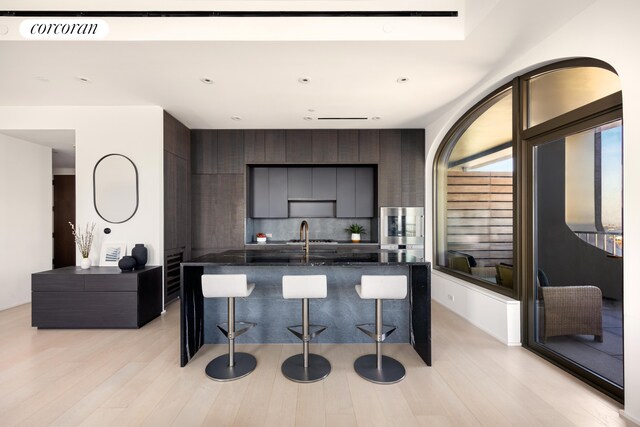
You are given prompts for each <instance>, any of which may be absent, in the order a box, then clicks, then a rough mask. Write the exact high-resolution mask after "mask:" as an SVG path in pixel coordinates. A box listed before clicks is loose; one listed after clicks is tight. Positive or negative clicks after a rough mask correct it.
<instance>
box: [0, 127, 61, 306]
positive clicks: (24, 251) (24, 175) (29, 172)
mask: <svg viewBox="0 0 640 427" xmlns="http://www.w3.org/2000/svg"><path fill="white" fill-rule="evenodd" d="M51 179H52V177H51V149H50V148H47V147H43V146H40V145H36V144H32V143H30V142H27V141H23V140H21V139H17V138H12V137H9V136H5V135H1V134H0V200H2V203H1V204H0V271H2V275H0V310H4V309H6V308H10V307H15V306H17V305H20V304H25V303H28V302H30V301H31V273H34V272H37V271H43V270H50V269H51V260H52V258H53V248H52V240H51V233H52V232H53V218H52V214H51V206H52V205H53V200H52V198H53V195H52V194H53V188H52V185H51Z"/></svg>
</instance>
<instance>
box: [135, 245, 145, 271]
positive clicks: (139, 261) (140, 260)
mask: <svg viewBox="0 0 640 427" xmlns="http://www.w3.org/2000/svg"><path fill="white" fill-rule="evenodd" d="M131 256H132V257H134V258H135V260H136V268H142V267H144V266H145V264H146V263H147V256H148V254H147V248H145V247H144V244H142V243H136V246H135V247H134V248H133V249H132V250H131Z"/></svg>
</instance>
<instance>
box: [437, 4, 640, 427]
mask: <svg viewBox="0 0 640 427" xmlns="http://www.w3.org/2000/svg"><path fill="white" fill-rule="evenodd" d="M638 17H640V2H636V1H632V0H626V1H625V0H598V1H596V2H594V4H593V5H592V6H590V7H589V8H588V9H586V10H585V11H584V12H582V13H581V14H579V15H577V16H576V17H575V18H574V19H573V20H571V21H570V22H568V23H567V24H566V25H565V26H563V27H562V28H561V29H560V30H559V31H557V32H556V33H554V34H552V35H551V36H550V37H548V38H547V39H546V40H544V41H541V42H540V43H539V44H538V45H537V46H536V47H534V48H533V49H531V50H530V51H528V52H522V55H520V56H519V57H517V58H515V59H514V60H513V62H511V63H510V64H509V65H507V66H505V67H504V68H502V69H501V70H499V71H497V72H495V73H494V75H493V77H492V79H488V80H487V82H486V83H484V84H482V85H479V86H478V87H477V88H476V90H475V91H473V92H471V93H470V94H469V95H468V96H467V97H466V98H465V99H463V100H462V101H461V102H459V103H457V104H456V105H455V106H454V107H453V108H451V109H450V110H449V111H447V112H446V113H445V114H443V115H442V116H440V117H439V118H438V119H436V120H433V121H432V122H431V123H429V125H428V126H427V127H426V128H427V147H428V150H429V152H428V155H427V158H428V163H427V164H428V165H430V166H429V168H430V167H431V165H433V157H434V154H435V150H436V148H437V146H438V145H439V144H440V142H441V141H442V138H443V137H444V135H445V133H446V132H447V130H448V129H450V128H451V126H452V125H453V124H454V123H455V121H456V120H457V119H458V118H459V117H460V116H461V115H462V114H464V112H465V111H467V110H468V109H469V108H470V107H471V106H472V105H473V104H474V103H476V102H477V101H478V100H480V99H481V98H482V97H483V96H485V95H486V94H488V93H489V92H490V91H491V90H493V89H495V88H497V87H498V86H500V85H501V84H502V83H504V82H506V81H508V80H510V79H511V77H512V76H515V75H519V74H522V73H523V72H526V71H528V70H531V69H533V68H536V67H538V66H540V65H543V64H545V63H548V62H554V61H557V60H561V59H567V58H575V57H593V58H597V59H601V60H604V61H606V62H608V63H609V64H611V65H612V66H613V67H614V68H615V69H616V70H617V72H618V74H619V76H620V80H621V83H622V96H623V121H624V252H625V253H624V255H625V259H627V260H628V261H627V262H625V264H624V320H625V324H624V326H625V330H624V334H625V340H624V342H625V366H624V369H625V410H624V412H625V416H627V417H629V418H630V419H633V420H635V421H636V422H638V421H639V420H640V364H638V363H636V362H635V361H637V360H639V359H640V286H638V283H637V272H636V268H635V265H634V262H633V260H635V259H638V258H639V257H640V215H639V214H640V186H639V185H638V183H639V182H640V167H638V164H639V163H640V144H638V141H640V56H639V55H637V44H638V41H639V40H640V25H638ZM505 63H506V62H505ZM427 172H428V173H427V175H428V178H429V182H430V181H431V176H430V175H431V171H430V170H428V171H427ZM427 188H430V187H429V186H427ZM429 196H430V195H429ZM427 244H428V243H427ZM427 247H429V246H427ZM434 287H437V284H436V282H434ZM434 292H438V290H437V289H434ZM478 298H479V300H478V302H477V304H478V305H484V304H490V301H489V298H488V297H482V295H480V296H479V297H478Z"/></svg>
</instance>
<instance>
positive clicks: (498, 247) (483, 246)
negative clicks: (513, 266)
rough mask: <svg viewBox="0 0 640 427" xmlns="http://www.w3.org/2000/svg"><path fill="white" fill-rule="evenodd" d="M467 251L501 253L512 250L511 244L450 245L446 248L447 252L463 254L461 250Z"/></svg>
mask: <svg viewBox="0 0 640 427" xmlns="http://www.w3.org/2000/svg"><path fill="white" fill-rule="evenodd" d="M463 248H464V249H468V250H470V251H474V250H490V249H493V250H496V251H498V250H502V251H508V250H512V249H513V244H511V243H451V244H449V246H448V249H449V250H452V251H461V252H464V251H463V250H462V249H463Z"/></svg>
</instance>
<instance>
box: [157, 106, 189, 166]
mask: <svg viewBox="0 0 640 427" xmlns="http://www.w3.org/2000/svg"><path fill="white" fill-rule="evenodd" d="M163 116H164V117H163V133H164V149H165V150H166V151H168V152H170V153H173V154H175V155H176V156H178V157H180V158H183V159H186V160H188V159H189V158H190V157H191V153H190V152H189V151H190V142H189V141H190V140H191V131H190V130H189V128H187V127H186V126H185V125H183V124H182V123H180V122H179V121H178V120H177V119H176V118H174V117H173V116H172V115H171V114H169V113H167V112H166V111H165V112H164V115H163ZM185 141H187V143H185Z"/></svg>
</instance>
